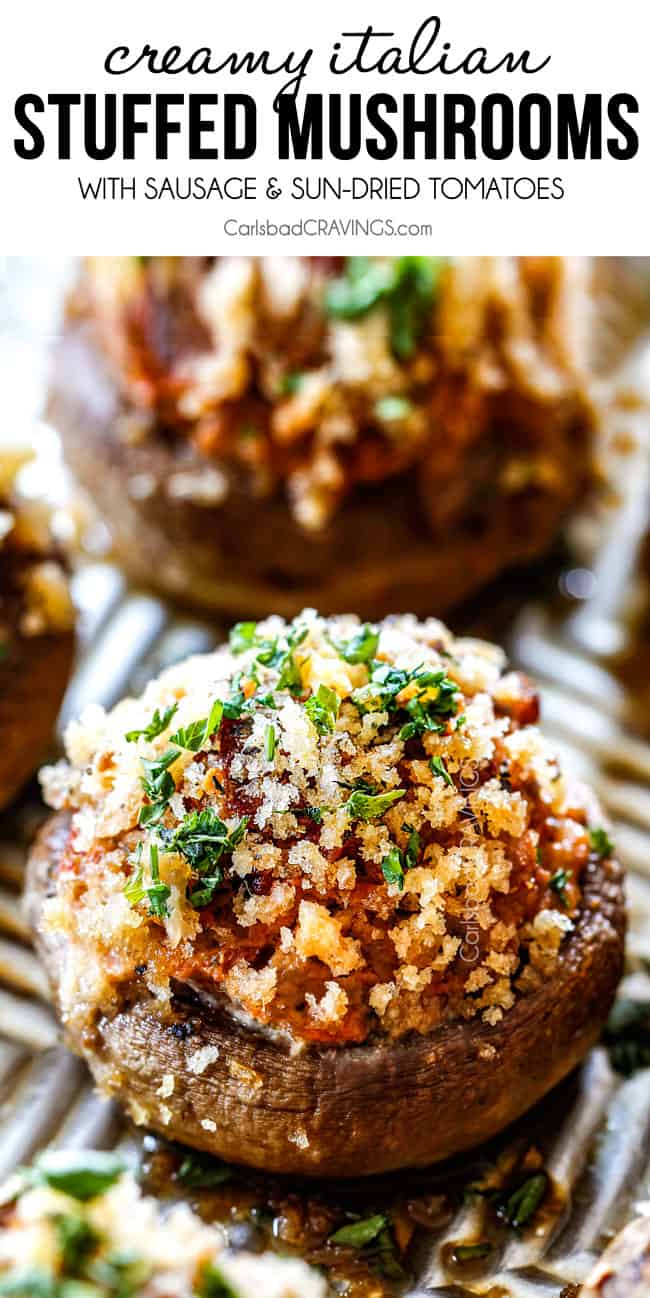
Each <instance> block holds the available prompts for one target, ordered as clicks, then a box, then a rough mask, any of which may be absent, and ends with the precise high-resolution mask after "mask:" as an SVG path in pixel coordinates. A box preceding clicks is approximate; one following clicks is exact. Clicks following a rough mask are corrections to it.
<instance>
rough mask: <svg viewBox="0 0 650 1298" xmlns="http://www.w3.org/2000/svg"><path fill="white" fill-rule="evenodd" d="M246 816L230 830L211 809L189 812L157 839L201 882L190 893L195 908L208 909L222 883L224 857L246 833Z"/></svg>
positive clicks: (228, 854)
mask: <svg viewBox="0 0 650 1298" xmlns="http://www.w3.org/2000/svg"><path fill="white" fill-rule="evenodd" d="M247 824H248V816H243V817H242V819H241V820H240V821H239V823H238V824H237V825H236V826H235V828H234V829H233V830H231V831H230V830H229V829H228V826H227V825H226V824H225V822H224V821H223V820H221V818H220V817H219V816H218V815H217V813H216V811H214V809H213V808H212V807H204V809H203V810H202V811H192V812H190V813H189V815H187V816H186V817H185V819H184V820H183V821H182V822H181V824H180V825H179V826H178V828H177V829H175V830H170V829H162V830H161V831H160V837H161V841H162V844H163V846H164V848H165V850H166V851H170V852H180V853H181V855H182V856H184V857H185V860H186V861H187V862H188V864H189V865H190V866H191V868H192V870H193V872H194V873H195V874H197V875H199V879H200V882H199V884H198V886H197V887H195V888H194V889H193V890H192V891H190V893H189V900H190V901H191V903H192V905H193V906H196V907H197V908H199V907H202V906H207V905H209V903H210V902H211V901H212V900H213V899H214V895H215V893H216V891H217V889H218V888H219V887H220V886H221V884H222V883H223V878H224V875H223V868H222V865H221V861H222V858H223V857H224V856H230V855H231V854H232V852H233V851H234V850H235V848H236V847H237V845H238V844H239V843H240V842H241V840H242V838H243V837H244V834H245V832H246V826H247Z"/></svg>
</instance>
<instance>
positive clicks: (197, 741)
mask: <svg viewBox="0 0 650 1298" xmlns="http://www.w3.org/2000/svg"><path fill="white" fill-rule="evenodd" d="M223 712H224V706H223V701H222V700H221V699H215V701H214V703H213V704H212V707H211V708H210V712H209V715H208V716H207V717H202V718H201V720H200V721H192V722H191V724H190V725H189V726H184V727H182V729H180V730H177V731H176V733H175V734H174V735H172V736H171V743H172V744H178V746H179V748H184V749H186V751H188V752H191V753H198V752H200V751H201V749H202V748H205V747H206V746H207V744H208V742H209V739H210V736H211V735H213V734H216V733H217V731H218V729H219V727H220V725H221V719H222V717H223Z"/></svg>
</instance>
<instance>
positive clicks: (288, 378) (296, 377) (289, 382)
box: [281, 370, 306, 397]
mask: <svg viewBox="0 0 650 1298" xmlns="http://www.w3.org/2000/svg"><path fill="white" fill-rule="evenodd" d="M305 377H306V376H305V374H304V373H303V372H302V371H301V370H294V371H293V372H292V373H291V374H285V376H284V378H283V380H282V388H281V393H282V396H283V397H293V396H295V394H296V392H300V389H301V387H302V385H303V383H304V381H305Z"/></svg>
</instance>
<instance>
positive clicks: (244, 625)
mask: <svg viewBox="0 0 650 1298" xmlns="http://www.w3.org/2000/svg"><path fill="white" fill-rule="evenodd" d="M257 643H258V641H257V622H237V623H235V626H234V627H233V628H232V631H231V632H230V635H229V636H228V644H229V645H230V648H231V650H232V652H233V653H234V654H243V653H246V650H247V649H254V648H255V645H256V644H257Z"/></svg>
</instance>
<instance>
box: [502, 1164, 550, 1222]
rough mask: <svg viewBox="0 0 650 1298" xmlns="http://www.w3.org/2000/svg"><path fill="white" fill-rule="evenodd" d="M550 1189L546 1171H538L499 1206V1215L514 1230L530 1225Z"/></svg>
mask: <svg viewBox="0 0 650 1298" xmlns="http://www.w3.org/2000/svg"><path fill="white" fill-rule="evenodd" d="M547 1189H548V1176H547V1175H546V1172H536V1173H535V1175H534V1176H529V1177H528V1178H527V1180H525V1181H524V1182H523V1184H522V1185H520V1186H519V1187H518V1189H516V1190H515V1191H514V1192H513V1193H512V1194H510V1195H508V1197H507V1198H506V1199H504V1200H502V1201H501V1202H500V1204H499V1205H498V1206H497V1216H498V1217H500V1218H501V1220H502V1221H505V1222H506V1224H507V1225H508V1226H511V1227H512V1229H513V1230H522V1229H523V1227H524V1226H528V1225H530V1222H531V1221H532V1220H533V1218H534V1216H535V1214H536V1212H537V1210H538V1208H539V1207H540V1204H541V1202H542V1200H543V1198H544V1196H545V1195H546V1191H547Z"/></svg>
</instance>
